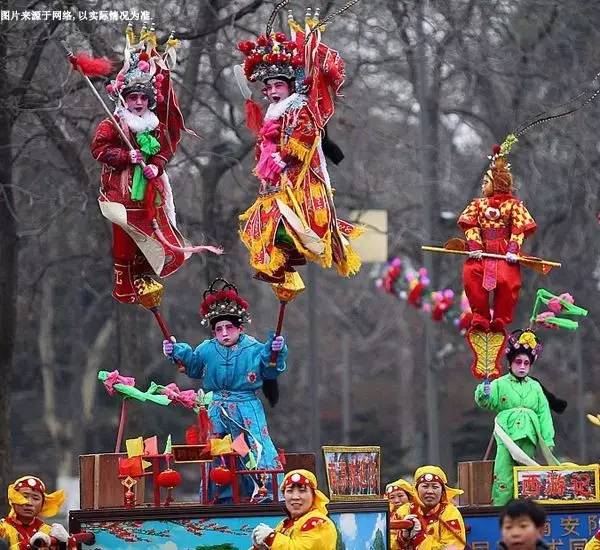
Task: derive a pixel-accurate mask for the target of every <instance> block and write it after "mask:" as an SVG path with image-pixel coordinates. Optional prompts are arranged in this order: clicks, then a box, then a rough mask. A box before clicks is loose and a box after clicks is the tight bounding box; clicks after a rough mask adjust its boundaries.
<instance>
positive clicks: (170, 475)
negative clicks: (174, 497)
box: [156, 468, 181, 489]
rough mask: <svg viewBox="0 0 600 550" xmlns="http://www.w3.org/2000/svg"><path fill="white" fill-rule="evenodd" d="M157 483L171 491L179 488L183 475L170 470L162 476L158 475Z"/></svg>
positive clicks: (165, 471) (162, 473)
mask: <svg viewBox="0 0 600 550" xmlns="http://www.w3.org/2000/svg"><path fill="white" fill-rule="evenodd" d="M156 481H157V483H158V484H159V486H161V487H167V488H169V489H171V488H173V487H177V486H178V485H179V484H180V483H181V474H180V473H179V472H177V471H175V470H171V468H168V469H167V470H164V471H163V472H161V473H160V474H158V478H157V480H156Z"/></svg>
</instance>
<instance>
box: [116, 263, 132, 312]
mask: <svg viewBox="0 0 600 550" xmlns="http://www.w3.org/2000/svg"><path fill="white" fill-rule="evenodd" d="M114 276H115V278H114V286H113V291H112V295H113V298H114V299H115V300H117V301H119V302H121V303H123V304H135V303H137V301H138V299H137V292H136V291H135V286H134V285H133V275H132V273H131V264H130V263H117V262H115V264H114Z"/></svg>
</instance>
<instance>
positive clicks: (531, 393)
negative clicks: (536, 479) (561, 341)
mask: <svg viewBox="0 0 600 550" xmlns="http://www.w3.org/2000/svg"><path fill="white" fill-rule="evenodd" d="M540 351H541V344H539V343H538V342H537V340H536V338H535V336H533V333H532V332H529V331H524V332H523V331H515V333H513V335H511V337H510V338H509V341H508V349H507V352H506V356H507V360H508V362H509V364H510V363H511V362H512V361H513V360H514V358H515V357H516V356H517V355H519V354H526V355H527V356H528V357H529V358H530V361H531V364H533V362H534V361H535V359H536V358H537V357H538V356H539V353H540ZM484 389H485V383H482V384H479V385H478V386H477V388H476V389H475V403H476V404H477V406H478V407H481V408H483V409H488V410H491V411H495V412H496V413H498V414H497V415H496V419H495V420H494V425H495V428H494V435H495V438H496V457H495V459H494V483H493V489H492V499H493V503H494V505H495V506H503V505H504V504H506V503H507V502H508V501H509V500H511V499H512V498H513V467H514V466H516V465H517V464H529V465H531V464H535V462H533V456H534V454H535V450H536V447H538V446H539V447H540V448H541V450H542V453H543V454H544V456H545V457H546V460H547V461H548V463H549V464H552V463H556V459H555V458H554V457H553V456H552V453H551V448H552V447H554V424H553V422H552V415H551V412H550V405H549V403H548V399H547V398H546V396H545V394H544V391H543V389H542V386H541V385H540V383H539V382H537V381H536V380H533V379H532V378H531V377H529V376H525V377H524V378H518V377H517V376H515V375H514V374H513V373H512V371H511V372H509V373H508V374H505V375H504V376H501V377H500V378H498V379H496V380H493V381H492V382H491V384H490V390H489V395H486V393H485V391H484ZM523 455H524V456H523ZM528 458H529V459H530V461H528V460H527V459H528Z"/></svg>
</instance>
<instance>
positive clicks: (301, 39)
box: [239, 19, 360, 282]
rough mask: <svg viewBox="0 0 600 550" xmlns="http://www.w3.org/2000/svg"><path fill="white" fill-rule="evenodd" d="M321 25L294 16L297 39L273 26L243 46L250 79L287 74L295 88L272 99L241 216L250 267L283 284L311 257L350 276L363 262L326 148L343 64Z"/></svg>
mask: <svg viewBox="0 0 600 550" xmlns="http://www.w3.org/2000/svg"><path fill="white" fill-rule="evenodd" d="M316 24H317V21H316V20H314V19H310V20H309V19H307V26H306V28H305V29H301V28H300V26H299V25H298V24H297V23H296V22H295V21H293V19H292V20H291V21H290V27H291V29H292V39H291V40H288V38H287V36H286V35H285V34H284V33H271V32H270V31H269V32H267V34H266V35H261V36H259V37H258V39H257V40H256V42H252V41H244V42H240V44H239V49H240V50H241V51H242V52H243V53H244V55H245V56H246V59H245V62H244V72H245V76H246V78H247V79H248V80H249V81H251V82H255V81H257V80H259V81H262V82H265V83H266V82H268V81H269V80H271V79H279V80H284V81H286V82H288V83H289V87H290V92H291V95H289V96H288V97H286V98H285V99H281V100H280V101H279V102H277V103H272V104H271V105H270V106H269V108H268V110H267V113H266V115H265V117H264V121H263V123H262V126H261V127H260V130H259V132H258V139H257V144H256V158H255V160H256V166H255V168H254V174H255V175H256V176H257V178H258V180H259V182H260V183H259V190H258V195H259V196H258V198H257V199H256V201H255V202H254V204H253V205H252V206H251V207H250V208H248V210H246V212H244V213H243V214H242V215H241V216H240V220H241V229H240V236H241V239H242V242H243V243H244V244H245V245H246V247H247V248H248V251H249V253H250V265H251V266H252V267H253V268H254V269H256V270H257V272H258V273H257V278H260V279H262V280H266V281H268V282H282V281H283V280H284V275H285V271H288V272H289V271H293V270H294V266H297V265H301V264H303V263H305V262H306V260H307V259H308V260H310V261H313V262H316V263H318V264H319V265H321V266H322V267H325V268H329V267H331V266H332V265H333V266H335V268H336V269H337V271H338V273H339V274H340V275H344V276H348V275H352V274H355V273H356V272H358V270H359V268H360V259H359V257H358V255H357V254H356V252H355V251H354V250H353V249H352V247H351V246H350V244H349V239H352V238H354V237H356V236H358V234H359V233H360V230H359V229H358V228H356V227H354V226H353V225H351V224H349V223H347V222H344V221H342V220H340V219H338V217H337V215H336V211H335V205H334V202H333V189H332V187H331V182H330V178H329V173H328V170H327V163H326V161H325V153H324V150H323V143H324V141H323V140H324V136H325V134H324V132H325V125H326V124H327V122H328V121H329V119H330V118H331V116H332V115H333V112H334V100H335V97H336V95H337V94H338V92H339V89H340V87H341V86H342V84H343V82H344V79H345V75H344V63H343V61H342V59H341V57H340V56H339V54H338V52H336V51H335V50H332V49H331V48H329V47H328V46H326V45H325V44H323V43H321V42H320V30H318V28H315V25H316ZM311 30H314V32H312V33H311V34H310V37H309V39H308V43H307V44H306V45H305V36H307V33H310V32H311ZM292 92H293V93H292Z"/></svg>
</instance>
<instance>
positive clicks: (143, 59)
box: [139, 52, 150, 61]
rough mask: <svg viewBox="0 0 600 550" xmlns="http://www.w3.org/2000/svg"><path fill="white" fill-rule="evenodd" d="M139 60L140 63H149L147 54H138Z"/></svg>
mask: <svg viewBox="0 0 600 550" xmlns="http://www.w3.org/2000/svg"><path fill="white" fill-rule="evenodd" d="M139 59H140V61H149V60H150V57H149V56H148V54H147V53H146V52H142V53H141V54H140V57H139Z"/></svg>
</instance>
